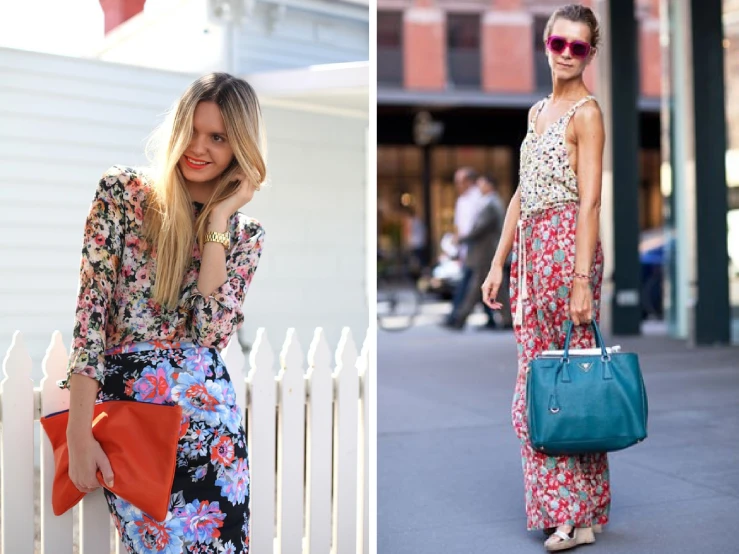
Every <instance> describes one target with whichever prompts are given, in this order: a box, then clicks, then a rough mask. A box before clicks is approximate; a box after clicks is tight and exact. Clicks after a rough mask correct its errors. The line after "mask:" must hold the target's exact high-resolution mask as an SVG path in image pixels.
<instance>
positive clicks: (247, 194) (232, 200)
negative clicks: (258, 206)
mask: <svg viewBox="0 0 739 554" xmlns="http://www.w3.org/2000/svg"><path fill="white" fill-rule="evenodd" d="M232 183H233V184H231V185H230V186H233V187H236V193H235V194H232V195H231V196H229V197H228V198H226V199H225V200H221V201H220V202H219V203H218V204H216V205H215V207H214V211H215V212H216V213H220V214H221V215H223V216H224V217H230V216H231V215H232V214H233V213H235V212H236V211H238V210H239V208H241V207H243V206H246V205H247V204H248V203H249V202H251V200H252V198H254V193H255V192H256V191H257V190H259V189H258V188H257V187H256V186H254V184H253V183H252V182H251V181H250V180H249V179H247V178H246V175H244V174H243V173H241V172H239V173H237V174H236V177H235V179H234V181H232Z"/></svg>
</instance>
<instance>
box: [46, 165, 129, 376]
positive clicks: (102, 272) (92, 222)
mask: <svg viewBox="0 0 739 554" xmlns="http://www.w3.org/2000/svg"><path fill="white" fill-rule="evenodd" d="M128 179H129V175H128V173H127V172H126V170H124V169H122V168H120V167H117V166H113V167H112V168H110V169H109V170H108V171H107V172H106V173H105V174H104V175H103V177H102V179H101V180H100V183H99V184H98V188H97V190H96V192H95V197H94V199H93V201H92V205H91V206H90V211H89V213H88V216H87V221H86V223H85V234H84V238H83V242H82V259H81V262H80V278H79V287H78V295H77V308H76V312H75V323H74V332H73V339H72V349H71V352H70V357H69V364H68V367H67V378H66V380H65V381H63V382H62V383H61V386H62V387H64V388H68V387H69V379H70V377H71V376H72V375H73V374H75V373H78V374H81V375H86V376H87V377H90V378H92V379H95V380H97V381H100V382H102V381H103V378H104V368H105V359H104V352H105V327H106V324H107V320H108V314H109V308H110V302H111V300H112V296H113V291H114V289H115V283H116V279H117V275H118V269H119V267H120V264H121V257H122V253H123V244H124V239H123V232H124V210H123V191H124V186H125V183H126V182H127V181H128Z"/></svg>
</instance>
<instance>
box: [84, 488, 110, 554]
mask: <svg viewBox="0 0 739 554" xmlns="http://www.w3.org/2000/svg"><path fill="white" fill-rule="evenodd" d="M110 525H111V523H110V512H109V511H108V503H107V502H106V501H105V496H104V495H103V489H97V490H96V491H95V492H92V493H89V494H87V495H85V497H84V498H83V499H82V502H80V554H109V553H110Z"/></svg>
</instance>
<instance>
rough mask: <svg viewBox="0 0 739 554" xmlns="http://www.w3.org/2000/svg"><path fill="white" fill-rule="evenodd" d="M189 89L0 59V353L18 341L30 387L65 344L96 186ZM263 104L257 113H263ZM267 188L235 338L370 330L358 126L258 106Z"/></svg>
mask: <svg viewBox="0 0 739 554" xmlns="http://www.w3.org/2000/svg"><path fill="white" fill-rule="evenodd" d="M194 78H195V76H194V75H187V74H177V73H168V72H164V71H160V70H151V69H144V68H140V67H129V66H123V65H115V64H109V63H105V62H100V61H94V60H93V61H91V60H81V59H75V58H65V57H59V56H52V55H48V54H38V53H32V52H25V51H19V50H11V49H3V48H0V352H1V353H3V354H4V352H5V351H6V349H7V347H8V346H9V345H10V340H11V337H12V333H13V331H14V330H16V329H20V330H22V331H23V332H24V334H25V336H26V340H27V343H28V345H29V348H30V350H31V352H32V358H33V361H34V377H35V378H36V379H39V378H40V361H41V359H42V357H43V354H44V350H45V348H46V346H47V345H48V343H49V339H50V336H51V333H52V332H53V331H54V330H56V329H59V330H60V331H61V332H62V333H63V335H64V341H65V344H66V345H67V347H69V343H70V340H71V331H72V326H73V316H74V307H75V299H76V287H77V279H78V275H77V272H78V270H79V256H80V247H81V240H82V229H83V225H84V219H85V216H86V214H87V210H88V208H89V205H90V201H91V199H92V195H93V193H94V190H95V187H96V185H97V181H98V179H99V178H100V175H101V174H102V172H103V171H105V170H106V169H107V168H108V167H109V166H110V165H112V164H116V163H120V164H128V165H136V164H143V163H144V162H145V158H144V155H143V145H144V141H145V139H146V137H147V135H148V134H149V132H150V131H151V129H152V128H153V127H154V125H155V124H156V123H157V122H158V121H159V120H160V117H161V114H162V113H163V112H164V110H165V109H166V108H167V107H168V106H169V105H170V103H171V102H172V101H173V100H174V99H176V98H177V97H178V96H179V94H180V93H181V92H182V90H184V88H185V87H186V85H187V84H188V83H190V82H191V81H192V80H193V79H194ZM268 103H269V102H268V101H266V104H268ZM264 112H265V120H266V124H267V131H268V140H269V146H270V148H269V159H268V161H269V172H270V179H271V184H270V186H269V187H268V188H266V189H264V190H263V191H262V192H260V193H259V194H258V195H257V196H256V199H255V200H254V202H253V204H251V205H250V206H248V209H246V210H244V211H245V212H247V213H249V215H253V216H254V217H257V218H259V219H260V220H261V221H262V223H263V224H264V226H265V228H266V231H267V240H266V243H265V252H264V256H263V259H262V262H261V265H260V268H259V269H258V271H257V274H256V276H255V278H254V281H253V283H252V288H251V290H250V292H249V294H248V296H247V300H246V304H245V309H246V313H247V316H246V320H247V322H246V323H245V326H244V329H243V331H244V333H243V337H244V338H246V339H251V338H252V337H253V336H254V332H255V330H256V328H257V327H262V326H263V327H266V328H267V332H268V334H269V335H270V337H271V339H272V343H273V344H275V343H277V344H279V343H281V341H282V338H283V336H284V332H285V330H286V329H287V328H288V327H296V328H297V331H298V334H299V337H300V339H301V340H302V341H303V343H304V344H305V343H307V341H309V340H310V336H311V333H312V331H313V328H314V327H316V326H323V327H325V328H326V330H327V333H328V338H329V340H330V341H331V342H333V343H335V341H336V340H338V337H339V332H340V329H341V327H342V326H345V325H349V326H350V327H351V328H352V331H353V332H354V334H355V337H356V339H357V341H358V342H361V341H362V340H363V338H364V335H365V331H366V327H367V324H368V315H367V313H368V308H367V301H366V295H365V271H366V266H365V254H366V253H365V248H366V237H365V219H364V217H365V214H364V201H365V194H366V193H365V191H366V159H365V155H366V151H365V144H364V137H365V130H366V121H364V120H361V119H350V118H341V117H336V116H328V115H317V114H311V113H305V112H300V111H288V110H285V109H282V108H275V107H270V106H268V105H267V106H265V108H264Z"/></svg>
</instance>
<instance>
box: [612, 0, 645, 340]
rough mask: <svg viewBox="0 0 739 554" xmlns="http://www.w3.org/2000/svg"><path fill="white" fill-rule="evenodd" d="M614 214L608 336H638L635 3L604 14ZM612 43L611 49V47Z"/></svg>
mask: <svg viewBox="0 0 739 554" xmlns="http://www.w3.org/2000/svg"><path fill="white" fill-rule="evenodd" d="M607 20H608V22H607V25H608V29H607V38H608V40H610V41H611V42H610V48H609V49H608V53H609V59H608V61H607V63H610V66H611V67H610V73H611V75H612V76H618V78H617V79H613V78H611V80H610V94H609V97H610V102H611V113H612V117H611V118H610V125H611V137H610V138H611V140H610V148H611V155H612V160H611V163H612V182H613V183H614V184H616V185H614V186H613V193H612V195H611V201H612V208H613V209H612V214H613V235H612V237H611V239H612V247H613V252H612V256H613V266H612V268H613V294H612V297H611V306H610V308H611V322H610V323H611V332H612V333H613V334H615V335H637V334H639V333H640V332H641V267H640V264H639V209H638V206H639V140H638V137H639V111H638V98H639V79H638V68H639V56H638V44H637V23H636V17H635V15H634V0H618V1H616V0H610V1H609V2H608V10H607ZM614 39H615V40H616V43H615V45H614V42H613V41H614Z"/></svg>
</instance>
